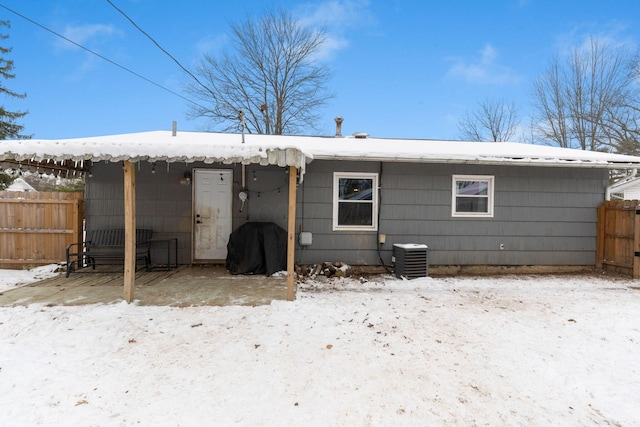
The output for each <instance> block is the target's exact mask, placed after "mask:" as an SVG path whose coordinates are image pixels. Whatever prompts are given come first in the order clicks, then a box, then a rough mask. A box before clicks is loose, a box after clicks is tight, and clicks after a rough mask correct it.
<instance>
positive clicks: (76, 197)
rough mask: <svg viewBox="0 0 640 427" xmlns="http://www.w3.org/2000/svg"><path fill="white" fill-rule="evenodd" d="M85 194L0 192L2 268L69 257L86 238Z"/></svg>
mask: <svg viewBox="0 0 640 427" xmlns="http://www.w3.org/2000/svg"><path fill="white" fill-rule="evenodd" d="M83 207H84V205H83V194H82V193H59V192H21V191H0V268H26V267H31V266H36V265H46V264H52V263H58V262H61V261H64V260H65V248H66V246H67V245H68V244H69V243H73V242H79V241H82V222H83V218H84V211H83Z"/></svg>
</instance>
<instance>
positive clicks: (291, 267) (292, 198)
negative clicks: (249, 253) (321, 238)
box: [287, 166, 298, 301]
mask: <svg viewBox="0 0 640 427" xmlns="http://www.w3.org/2000/svg"><path fill="white" fill-rule="evenodd" d="M297 175H298V169H297V168H296V167H294V166H289V213H288V218H287V219H288V221H287V234H288V236H287V301H293V300H295V299H296V276H295V275H296V272H295V249H296V239H295V235H296V177H297Z"/></svg>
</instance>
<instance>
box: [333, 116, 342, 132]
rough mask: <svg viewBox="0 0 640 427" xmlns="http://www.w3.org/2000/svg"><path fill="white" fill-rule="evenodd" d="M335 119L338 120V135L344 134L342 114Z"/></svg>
mask: <svg viewBox="0 0 640 427" xmlns="http://www.w3.org/2000/svg"><path fill="white" fill-rule="evenodd" d="M333 120H335V121H336V136H342V122H343V121H344V119H343V118H342V116H336V118H335V119H333Z"/></svg>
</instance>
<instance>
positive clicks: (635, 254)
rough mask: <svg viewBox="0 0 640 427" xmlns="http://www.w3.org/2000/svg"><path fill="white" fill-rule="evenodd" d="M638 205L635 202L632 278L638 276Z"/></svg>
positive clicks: (639, 273)
mask: <svg viewBox="0 0 640 427" xmlns="http://www.w3.org/2000/svg"><path fill="white" fill-rule="evenodd" d="M639 208H640V206H639V205H638V204H636V206H635V208H634V213H635V215H634V218H633V254H632V255H633V278H634V279H638V278H640V210H639Z"/></svg>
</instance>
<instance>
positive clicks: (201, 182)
mask: <svg viewBox="0 0 640 427" xmlns="http://www.w3.org/2000/svg"><path fill="white" fill-rule="evenodd" d="M193 182H194V188H193V219H194V225H193V230H194V231H193V241H194V248H193V261H209V260H224V259H226V258H227V242H228V241H229V234H231V202H232V189H233V174H232V171H230V170H208V169H206V170H205V169H200V170H198V169H196V170H194V171H193Z"/></svg>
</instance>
